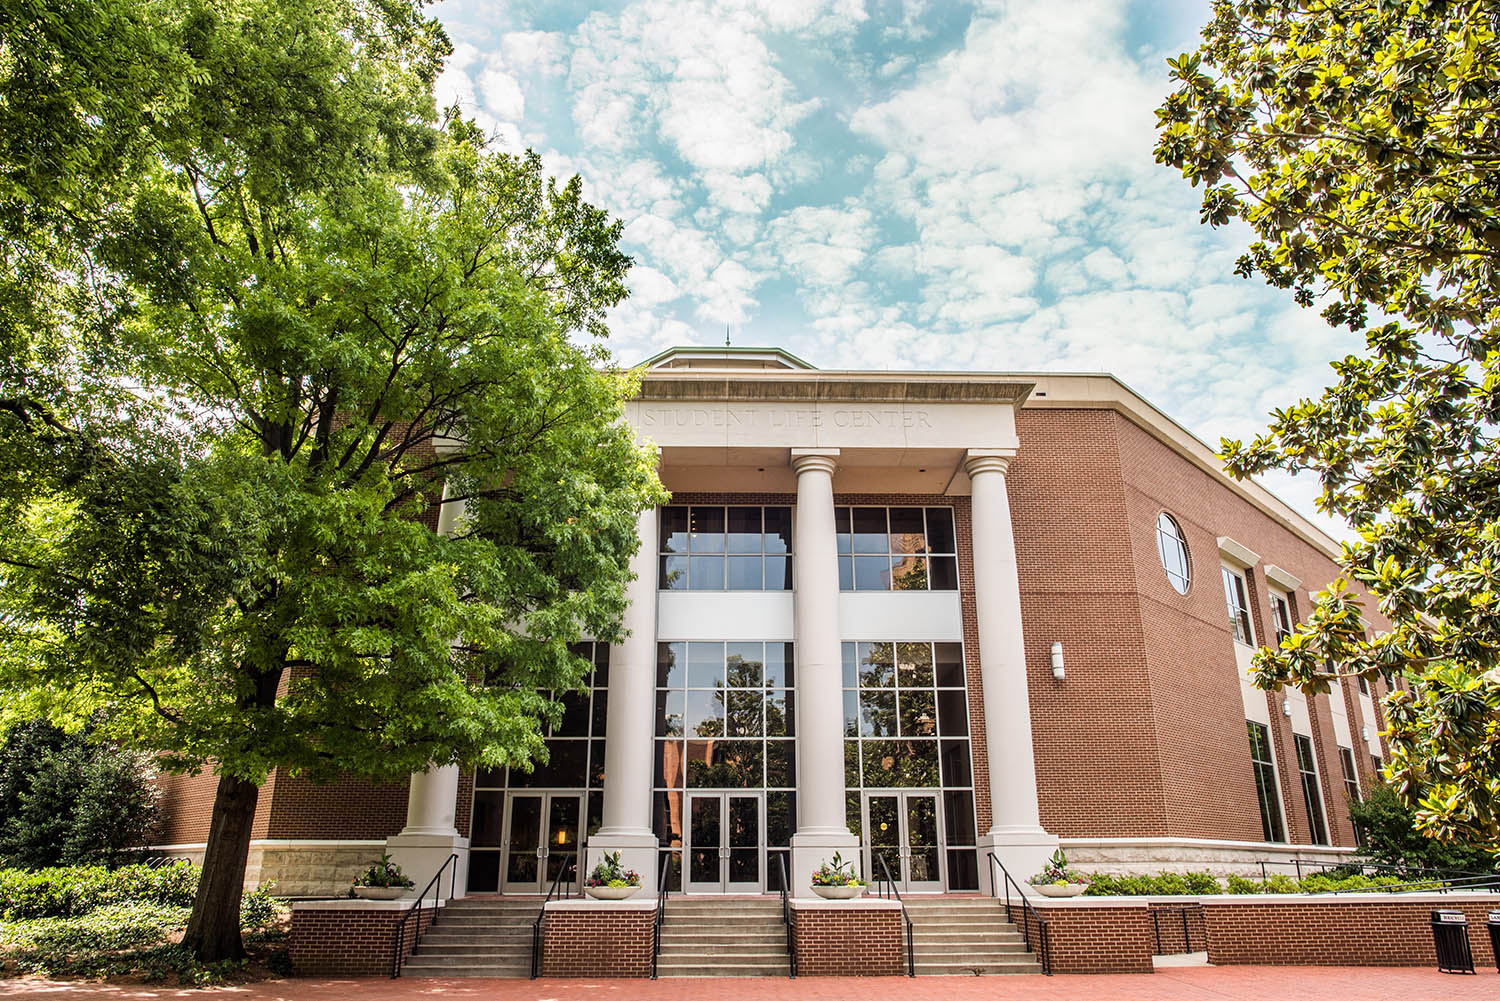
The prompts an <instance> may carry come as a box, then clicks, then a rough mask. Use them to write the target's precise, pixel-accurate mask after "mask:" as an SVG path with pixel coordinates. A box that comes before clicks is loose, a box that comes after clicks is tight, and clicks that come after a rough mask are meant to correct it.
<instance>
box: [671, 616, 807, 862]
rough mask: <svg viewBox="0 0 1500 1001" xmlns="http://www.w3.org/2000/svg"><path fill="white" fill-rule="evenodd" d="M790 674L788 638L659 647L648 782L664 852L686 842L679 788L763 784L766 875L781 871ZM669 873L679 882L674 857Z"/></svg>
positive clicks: (793, 774) (791, 810) (789, 781)
mask: <svg viewBox="0 0 1500 1001" xmlns="http://www.w3.org/2000/svg"><path fill="white" fill-rule="evenodd" d="M793 675H794V668H793V655H792V644H790V643H764V642H760V641H752V642H723V643H720V642H707V643H699V642H693V643H660V644H658V645H657V658H656V766H655V780H654V782H653V786H654V790H655V797H654V798H655V828H656V836H657V838H658V839H659V840H660V842H661V844H662V846H663V847H664V848H667V849H672V850H674V851H676V850H680V849H681V848H682V846H683V823H684V813H683V808H684V798H683V797H684V791H691V790H695V789H746V790H754V791H757V792H759V791H761V790H764V793H765V813H766V826H765V844H766V845H767V846H768V847H769V848H770V856H771V857H770V858H769V859H768V861H767V870H766V871H767V872H768V873H775V872H778V871H779V869H778V867H777V863H776V859H775V855H776V854H777V852H778V850H780V851H785V850H786V849H787V847H788V846H789V845H790V844H791V836H792V832H793V831H794V830H796V793H795V790H796V787H797V767H796V758H795V755H794V750H795V744H796V741H795V740H794V739H793V738H794V737H795V736H796V731H795V729H794V720H795V718H796V707H795V705H794V702H793V692H792V687H793V685H794V683H795V679H794V677H793ZM788 861H790V859H788ZM668 879H669V884H670V885H671V886H673V887H674V888H675V887H680V880H681V868H680V859H679V858H678V857H677V856H676V855H675V854H674V856H673V866H672V869H671V872H670V873H669V876H668ZM768 885H769V884H768Z"/></svg>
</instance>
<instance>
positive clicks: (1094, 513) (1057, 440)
mask: <svg viewBox="0 0 1500 1001" xmlns="http://www.w3.org/2000/svg"><path fill="white" fill-rule="evenodd" d="M1017 433H1018V434H1019V436H1020V439H1021V447H1020V450H1019V452H1018V454H1017V456H1016V458H1015V461H1014V462H1012V463H1011V466H1010V469H1009V471H1008V472H1007V474H1006V487H1007V491H1008V493H1009V494H1010V506H1011V520H1012V524H1013V526H1014V531H1015V537H1016V562H1017V568H1018V573H1019V577H1020V587H1021V618H1022V621H1023V623H1024V625H1025V637H1026V664H1027V671H1026V674H1027V679H1026V680H1027V686H1028V689H1029V692H1030V698H1031V723H1032V738H1033V744H1034V747H1035V752H1036V770H1037V792H1038V797H1039V805H1040V808H1041V816H1042V825H1043V826H1044V827H1045V828H1046V829H1047V830H1049V831H1051V832H1052V833H1054V834H1058V835H1060V836H1062V837H1088V836H1115V837H1146V836H1161V835H1165V834H1167V833H1169V832H1168V825H1167V818H1166V812H1165V800H1164V791H1163V789H1162V776H1161V768H1160V766H1159V763H1158V759H1159V755H1158V753H1157V747H1156V732H1155V727H1154V725H1153V710H1152V697H1153V692H1152V690H1151V686H1150V683H1149V682H1150V679H1149V676H1148V673H1147V660H1146V655H1145V646H1144V637H1143V622H1142V609H1141V601H1140V597H1139V595H1138V594H1137V586H1136V580H1135V577H1136V571H1135V565H1134V555H1133V553H1132V551H1131V546H1130V526H1129V524H1128V519H1127V509H1126V504H1125V496H1124V482H1123V479H1122V476H1121V472H1120V458H1119V454H1118V446H1117V442H1116V434H1115V426H1114V419H1113V416H1112V415H1111V414H1109V413H1108V412H1105V411H1096V410H1046V411H1033V410H1023V411H1022V412H1020V413H1019V414H1017ZM1153 518H1154V516H1153ZM1158 569H1159V568H1158ZM1158 575H1159V574H1158ZM1054 642H1061V643H1062V644H1063V656H1064V658H1065V660H1066V664H1067V679H1066V680H1065V681H1063V682H1061V683H1059V682H1057V681H1056V680H1055V679H1054V678H1053V677H1052V665H1051V646H1052V644H1053V643H1054ZM981 829H982V828H981Z"/></svg>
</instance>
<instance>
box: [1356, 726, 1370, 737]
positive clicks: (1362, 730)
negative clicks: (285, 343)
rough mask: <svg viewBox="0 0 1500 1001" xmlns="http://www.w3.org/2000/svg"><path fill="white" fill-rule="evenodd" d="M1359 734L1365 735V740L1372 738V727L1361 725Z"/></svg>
mask: <svg viewBox="0 0 1500 1001" xmlns="http://www.w3.org/2000/svg"><path fill="white" fill-rule="evenodd" d="M1359 735H1360V736H1361V737H1363V738H1364V739H1365V740H1369V739H1370V728H1369V727H1368V726H1362V727H1360V728H1359Z"/></svg>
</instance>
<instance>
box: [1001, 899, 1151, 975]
mask: <svg viewBox="0 0 1500 1001" xmlns="http://www.w3.org/2000/svg"><path fill="white" fill-rule="evenodd" d="M1034 913H1035V915H1039V916H1040V917H1041V919H1042V920H1043V921H1045V922H1046V924H1047V929H1046V938H1045V941H1046V949H1047V954H1048V956H1049V957H1050V958H1051V964H1052V972H1053V973H1151V972H1152V971H1153V969H1154V967H1153V966H1152V964H1151V953H1152V949H1153V948H1154V947H1155V941H1156V940H1155V938H1154V936H1153V935H1152V932H1151V917H1150V915H1149V914H1148V913H1147V910H1146V908H1145V907H1140V906H1123V907H1122V906H1113V907H1106V906H1099V907H1087V906H1080V907H1072V906H1070V907H1046V906H1043V905H1039V906H1037V908H1036V911H1035V912H1034ZM1010 916H1011V920H1012V921H1014V922H1015V923H1016V927H1017V928H1023V930H1026V931H1027V932H1028V933H1029V934H1030V936H1031V952H1032V955H1034V956H1036V957H1037V959H1038V961H1040V960H1041V958H1042V941H1043V938H1042V935H1041V931H1040V928H1039V926H1038V924H1037V922H1036V920H1035V917H1034V914H1033V912H1030V911H1027V910H1026V909H1025V908H1023V907H1021V906H1020V905H1016V906H1013V907H1012V908H1011V912H1010Z"/></svg>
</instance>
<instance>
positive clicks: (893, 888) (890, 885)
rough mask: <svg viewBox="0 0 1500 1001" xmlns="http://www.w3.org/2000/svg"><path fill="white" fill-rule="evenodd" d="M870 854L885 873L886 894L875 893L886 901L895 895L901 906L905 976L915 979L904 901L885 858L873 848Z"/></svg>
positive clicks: (909, 917) (915, 968)
mask: <svg viewBox="0 0 1500 1001" xmlns="http://www.w3.org/2000/svg"><path fill="white" fill-rule="evenodd" d="M870 854H871V855H872V856H873V857H874V859H875V861H876V862H879V863H880V868H881V869H882V870H884V872H885V877H884V882H885V887H886V892H884V893H880V891H879V890H876V891H875V892H876V893H880V895H881V896H882V897H884V898H885V899H887V900H889V899H890V898H891V894H892V893H894V894H895V895H896V903H898V904H900V905H901V918H902V920H904V921H905V922H906V975H907V976H908V977H915V976H916V975H917V960H916V956H915V955H914V954H913V952H912V934H911V915H910V914H908V913H907V912H906V901H904V900H902V899H901V888H900V887H898V886H897V885H896V880H895V877H893V876H892V875H891V867H890V866H889V865H887V864H886V861H885V856H884V855H882V854H880V852H879V851H878V850H877V849H875V848H871V849H870Z"/></svg>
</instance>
